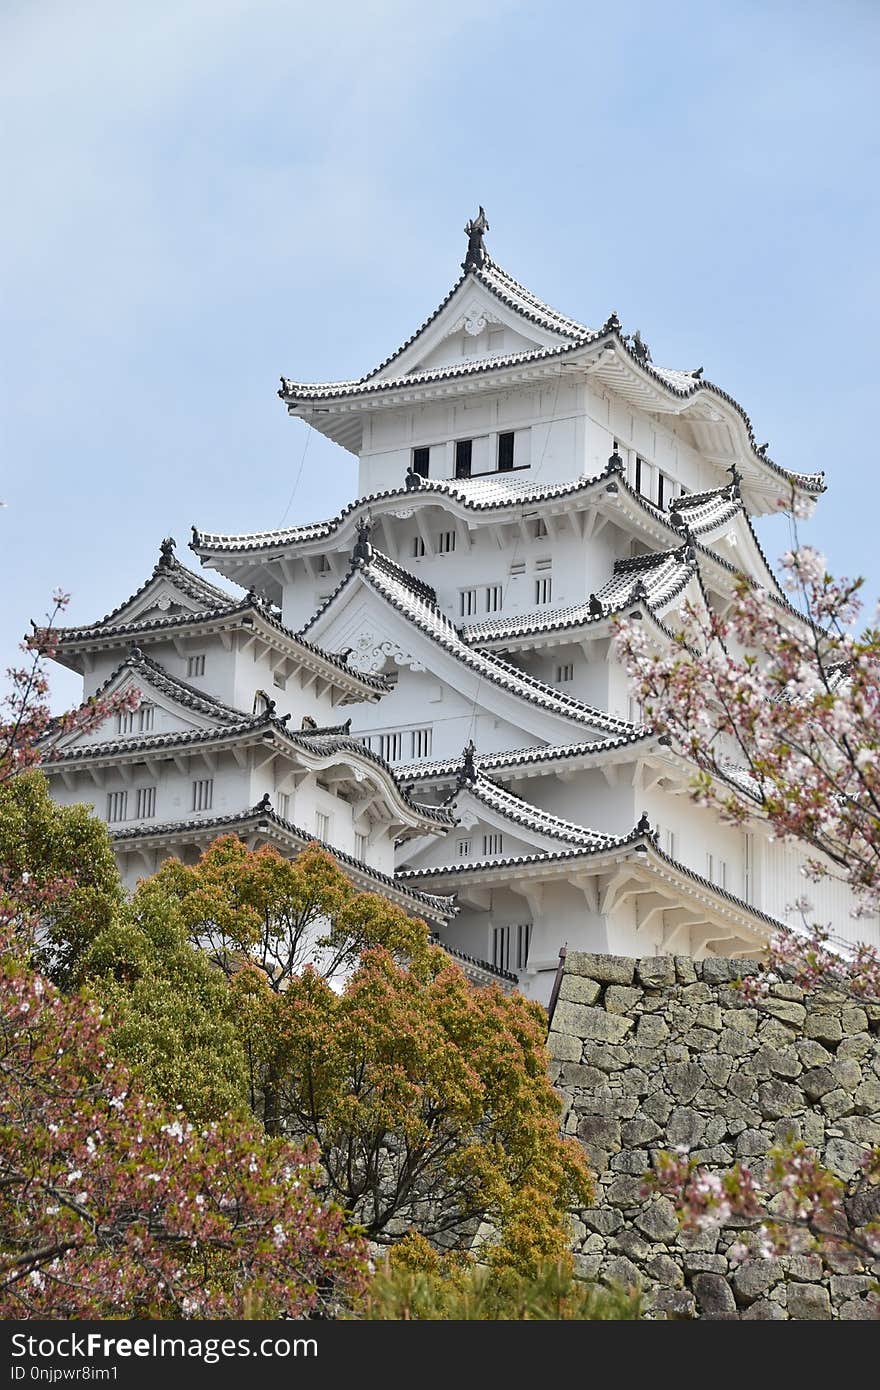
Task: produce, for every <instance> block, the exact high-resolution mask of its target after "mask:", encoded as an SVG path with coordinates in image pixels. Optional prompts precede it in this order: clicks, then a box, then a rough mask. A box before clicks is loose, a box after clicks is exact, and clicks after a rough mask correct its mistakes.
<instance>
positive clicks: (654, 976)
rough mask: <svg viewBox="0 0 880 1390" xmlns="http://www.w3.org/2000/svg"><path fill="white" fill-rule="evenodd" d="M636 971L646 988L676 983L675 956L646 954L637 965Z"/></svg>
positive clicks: (657, 987) (656, 987)
mask: <svg viewBox="0 0 880 1390" xmlns="http://www.w3.org/2000/svg"><path fill="white" fill-rule="evenodd" d="M636 973H637V975H638V977H639V980H640V982H641V983H642V984H643V985H644V986H645V988H646V989H659V988H660V987H661V986H662V985H674V984H675V978H676V971H675V958H674V956H645V957H644V958H643V959H642V960H640V961H639V962H638V964H637V965H636Z"/></svg>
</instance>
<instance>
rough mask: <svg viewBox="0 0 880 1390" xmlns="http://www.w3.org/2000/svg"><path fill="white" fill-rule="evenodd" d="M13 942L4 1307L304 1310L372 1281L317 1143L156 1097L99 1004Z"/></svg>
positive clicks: (7, 975)
mask: <svg viewBox="0 0 880 1390" xmlns="http://www.w3.org/2000/svg"><path fill="white" fill-rule="evenodd" d="M8 945H9V943H8V941H7V942H6V943H0V952H2V957H0V1090H2V1094H3V1105H2V1117H0V1317H2V1318H83V1317H91V1318H94V1317H117V1318H118V1317H202V1318H216V1317H236V1316H241V1315H242V1313H243V1312H246V1311H247V1310H248V1308H249V1307H257V1308H258V1309H259V1311H260V1313H261V1315H263V1316H289V1317H302V1316H307V1315H308V1314H310V1313H313V1312H314V1311H315V1310H316V1309H318V1308H319V1307H326V1306H327V1305H328V1303H329V1305H330V1306H331V1307H334V1306H335V1305H336V1304H337V1303H338V1301H339V1300H340V1299H342V1298H345V1297H349V1296H351V1295H352V1294H354V1293H355V1292H356V1291H357V1290H359V1289H360V1288H361V1287H362V1285H363V1282H364V1277H365V1272H366V1263H365V1254H364V1247H363V1244H362V1242H361V1241H360V1240H359V1239H358V1238H356V1237H353V1236H352V1235H351V1234H350V1233H349V1232H347V1231H346V1228H345V1225H344V1222H343V1217H342V1213H341V1212H340V1211H338V1210H337V1209H335V1208H332V1207H328V1206H326V1205H324V1204H322V1203H321V1202H320V1201H319V1199H318V1198H317V1196H316V1195H315V1193H314V1191H313V1189H312V1181H313V1178H314V1167H313V1162H312V1156H311V1155H310V1154H309V1153H308V1152H305V1151H302V1150H297V1149H295V1148H293V1147H292V1146H291V1145H289V1144H285V1143H281V1142H279V1141H272V1140H268V1139H266V1137H265V1135H264V1134H263V1133H262V1131H261V1130H260V1129H259V1127H258V1126H255V1125H250V1124H244V1123H242V1122H241V1121H239V1120H230V1121H224V1122H218V1123H215V1124H208V1125H205V1126H204V1127H200V1128H194V1127H193V1126H192V1125H191V1124H190V1123H189V1122H188V1120H187V1119H186V1117H185V1116H184V1114H183V1113H182V1112H181V1111H175V1110H174V1109H170V1108H168V1107H166V1106H162V1105H159V1104H156V1103H154V1102H153V1101H151V1100H149V1099H147V1098H146V1097H145V1096H144V1095H143V1094H142V1093H141V1091H140V1090H139V1087H138V1085H137V1083H136V1082H135V1080H134V1079H133V1077H132V1074H131V1073H130V1072H129V1070H128V1069H127V1068H126V1067H124V1066H122V1065H121V1064H120V1063H119V1062H118V1061H116V1060H114V1059H113V1056H112V1053H111V1051H110V1043H111V1034H110V1028H109V1025H108V1023H107V1022H106V1021H105V1019H104V1017H103V1015H102V1014H101V1011H100V1009H99V1008H98V1006H97V1004H96V1003H95V1002H94V1001H92V1000H90V999H89V998H88V997H87V996H84V995H74V996H71V997H67V998H65V997H64V996H63V995H61V994H60V993H59V992H58V990H57V989H56V988H55V986H54V985H52V984H51V983H50V982H49V981H47V980H46V979H45V977H43V976H42V975H40V974H39V973H38V972H37V971H35V970H33V969H31V968H30V967H29V966H28V965H27V964H26V963H24V962H23V961H22V960H21V958H20V956H17V955H16V954H14V953H13V952H11V951H9V949H8ZM4 947H5V948H6V949H5V950H4V949H3V948H4Z"/></svg>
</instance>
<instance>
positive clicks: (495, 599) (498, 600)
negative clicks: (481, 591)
mask: <svg viewBox="0 0 880 1390" xmlns="http://www.w3.org/2000/svg"><path fill="white" fill-rule="evenodd" d="M503 598H504V591H503V590H502V588H501V585H500V584H489V585H487V587H486V612H487V613H497V612H499V610H500V608H501V604H502V601H503Z"/></svg>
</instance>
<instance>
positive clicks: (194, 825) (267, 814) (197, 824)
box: [109, 803, 457, 917]
mask: <svg viewBox="0 0 880 1390" xmlns="http://www.w3.org/2000/svg"><path fill="white" fill-rule="evenodd" d="M261 821H270V822H271V823H272V824H273V825H276V826H278V827H279V828H280V829H281V830H283V831H286V832H287V833H288V834H290V835H292V836H293V837H294V838H295V839H297V840H299V841H300V842H301V843H302V844H303V845H309V844H316V845H319V846H320V848H321V849H325V850H327V852H328V853H329V854H332V856H333V858H334V859H336V860H338V861H339V863H340V864H343V865H346V866H347V867H349V868H352V869H356V870H357V871H358V872H359V873H361V874H363V875H364V876H365V877H367V878H371V879H375V881H376V882H377V883H379V884H381V885H382V886H383V887H385V888H392V889H396V890H397V891H398V892H401V893H404V894H406V895H407V896H408V897H410V898H412V899H413V900H414V901H415V902H417V903H420V904H422V905H423V906H425V907H428V908H429V909H431V911H432V912H433V913H434V914H436V915H439V916H442V917H452V916H454V915H455V913H456V912H457V908H456V907H455V906H454V904H453V902H452V899H451V898H450V897H446V896H443V895H438V894H436V893H423V892H421V891H420V890H419V889H418V888H411V887H409V885H408V884H402V883H398V882H397V876H396V875H395V876H394V877H392V876H391V875H390V874H386V873H383V872H382V870H381V869H374V868H373V867H372V866H371V865H369V864H365V863H364V861H363V860H362V859H356V858H355V856H354V855H353V854H348V853H346V851H345V850H341V849H336V848H335V847H334V846H333V845H329V844H327V843H326V842H325V841H324V840H319V839H318V837H317V836H316V835H312V834H310V832H309V831H308V830H303V829H302V828H301V827H300V826H298V825H294V823H293V822H292V821H289V820H285V819H284V817H283V816H279V815H278V813H277V811H274V810H273V809H272V807H271V806H266V805H264V804H262V803H258V804H257V805H256V806H251V807H249V808H248V809H247V810H245V811H233V812H231V813H230V814H229V815H225V816H207V817H198V816H190V817H189V818H187V819H186V820H179V821H159V822H154V823H150V822H143V823H142V824H140V825H133V826H127V827H126V828H125V829H124V830H117V829H115V828H114V827H113V826H110V827H109V830H110V838H111V839H112V840H113V841H114V843H131V842H134V841H137V840H144V839H149V838H150V837H154V836H169V835H181V834H186V833H187V831H200V830H217V831H224V830H225V831H229V832H232V831H235V830H244V829H259V823H260V822H261Z"/></svg>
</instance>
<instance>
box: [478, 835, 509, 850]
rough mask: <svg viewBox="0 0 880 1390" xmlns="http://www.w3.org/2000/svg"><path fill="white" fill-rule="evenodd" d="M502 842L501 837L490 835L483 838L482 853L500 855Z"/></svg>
mask: <svg viewBox="0 0 880 1390" xmlns="http://www.w3.org/2000/svg"><path fill="white" fill-rule="evenodd" d="M503 844H504V841H503V838H502V836H501V835H497V834H492V835H484V836H483V853H484V854H500V853H501V850H502V847H503Z"/></svg>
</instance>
